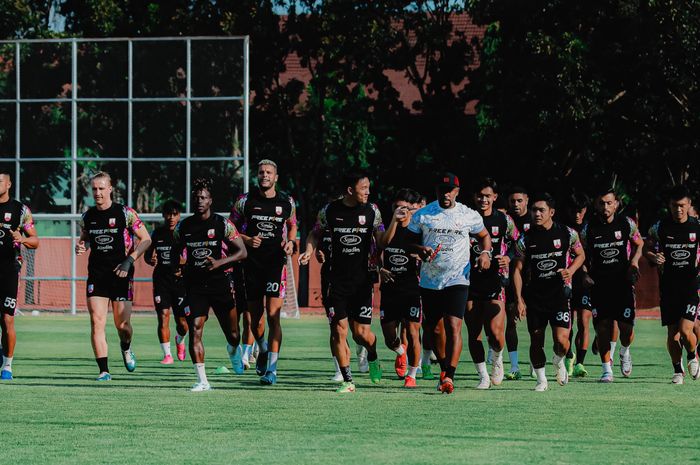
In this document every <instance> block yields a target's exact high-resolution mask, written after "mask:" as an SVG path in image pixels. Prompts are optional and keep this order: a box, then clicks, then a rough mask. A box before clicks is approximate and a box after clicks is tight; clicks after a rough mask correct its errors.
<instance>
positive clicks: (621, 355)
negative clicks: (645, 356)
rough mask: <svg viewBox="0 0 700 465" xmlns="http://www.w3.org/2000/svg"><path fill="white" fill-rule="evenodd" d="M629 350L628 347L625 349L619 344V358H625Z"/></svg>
mask: <svg viewBox="0 0 700 465" xmlns="http://www.w3.org/2000/svg"><path fill="white" fill-rule="evenodd" d="M629 350H630V347H629V346H627V347H625V346H623V345H622V344H620V357H626V356H627V354H628V353H629Z"/></svg>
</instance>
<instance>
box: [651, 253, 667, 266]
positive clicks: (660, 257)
mask: <svg viewBox="0 0 700 465" xmlns="http://www.w3.org/2000/svg"><path fill="white" fill-rule="evenodd" d="M651 260H652V262H654V264H655V265H663V264H664V263H666V257H665V256H664V253H663V252H659V253H655V254H652V256H651Z"/></svg>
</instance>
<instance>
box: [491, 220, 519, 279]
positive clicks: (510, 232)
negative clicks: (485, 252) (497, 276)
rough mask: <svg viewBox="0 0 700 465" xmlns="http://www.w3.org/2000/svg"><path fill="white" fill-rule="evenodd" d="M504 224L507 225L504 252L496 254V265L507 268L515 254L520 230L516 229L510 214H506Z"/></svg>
mask: <svg viewBox="0 0 700 465" xmlns="http://www.w3.org/2000/svg"><path fill="white" fill-rule="evenodd" d="M506 224H507V225H508V226H507V228H506V235H505V240H506V254H505V255H497V256H496V258H497V259H498V266H499V267H501V268H502V269H506V268H508V266H509V265H510V262H511V261H512V260H513V257H514V256H515V244H516V242H517V241H518V239H519V238H520V231H518V227H517V226H516V225H515V221H513V218H511V216H510V215H506Z"/></svg>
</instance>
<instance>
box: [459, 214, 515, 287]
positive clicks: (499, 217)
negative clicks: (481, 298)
mask: <svg viewBox="0 0 700 465" xmlns="http://www.w3.org/2000/svg"><path fill="white" fill-rule="evenodd" d="M482 218H483V220H484V227H485V228H486V231H488V233H489V236H491V246H492V257H491V266H490V267H489V269H488V270H486V271H480V270H477V260H478V259H479V255H481V247H479V239H477V238H476V237H474V236H469V242H470V245H471V249H472V253H471V254H470V255H469V260H470V261H471V266H472V270H473V271H472V273H471V275H470V280H471V285H472V286H476V287H479V286H489V288H491V287H500V286H501V282H502V279H501V278H508V276H509V272H508V267H505V268H501V267H499V265H498V259H497V258H496V257H497V256H499V255H500V256H506V255H508V254H509V253H511V252H512V251H514V247H515V242H516V241H517V240H518V238H519V237H520V231H519V230H518V228H517V227H516V226H515V222H514V221H513V218H511V217H510V215H507V214H505V213H503V212H501V211H498V210H494V211H493V213H491V214H490V215H489V216H483V217H482Z"/></svg>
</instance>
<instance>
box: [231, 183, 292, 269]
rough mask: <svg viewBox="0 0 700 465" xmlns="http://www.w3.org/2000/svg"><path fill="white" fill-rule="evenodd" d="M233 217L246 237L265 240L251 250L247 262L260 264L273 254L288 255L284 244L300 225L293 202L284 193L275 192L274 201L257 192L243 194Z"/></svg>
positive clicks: (234, 207) (236, 205)
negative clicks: (290, 232) (289, 234)
mask: <svg viewBox="0 0 700 465" xmlns="http://www.w3.org/2000/svg"><path fill="white" fill-rule="evenodd" d="M230 218H231V221H232V222H233V224H234V225H235V226H236V228H237V229H238V230H239V231H240V232H242V233H243V234H245V235H247V236H251V237H253V236H260V237H261V238H262V239H263V241H262V243H261V244H260V247H258V248H252V247H251V248H250V249H249V250H248V258H247V259H246V260H248V261H253V262H256V264H259V265H264V264H265V261H266V260H269V258H270V255H275V254H277V255H278V256H279V257H281V258H283V257H284V256H285V254H284V251H283V250H282V243H283V242H286V241H287V231H288V228H289V227H291V226H293V225H296V224H297V215H296V207H295V205H294V199H293V198H292V197H291V196H290V195H287V194H285V193H283V192H276V193H275V196H274V197H271V198H267V197H265V196H263V195H262V194H261V193H260V191H258V190H255V191H252V192H249V193H247V194H243V195H241V196H240V197H239V198H238V200H237V201H236V204H235V205H234V206H233V209H232V210H231V216H230ZM257 262H259V263H257Z"/></svg>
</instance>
